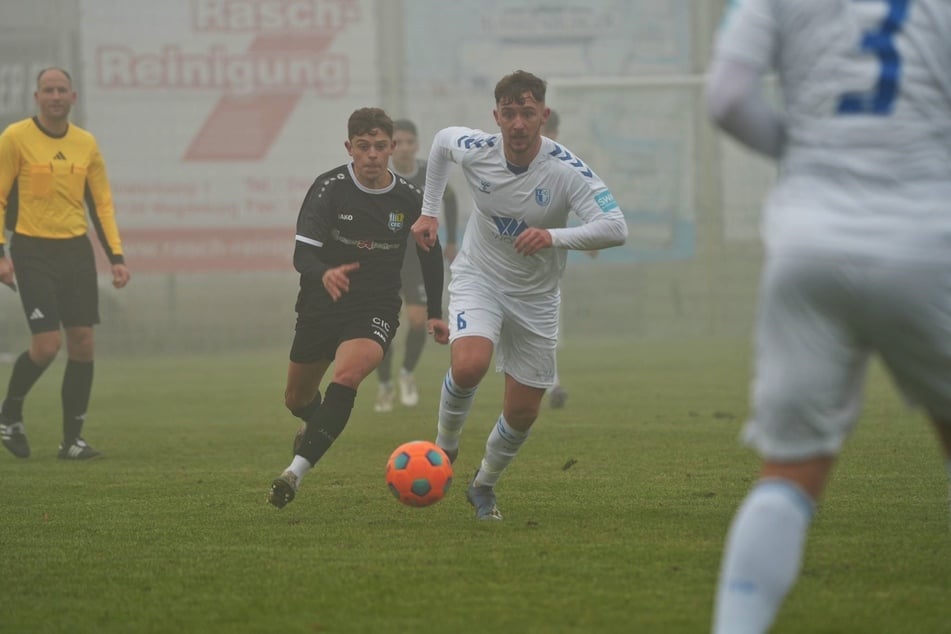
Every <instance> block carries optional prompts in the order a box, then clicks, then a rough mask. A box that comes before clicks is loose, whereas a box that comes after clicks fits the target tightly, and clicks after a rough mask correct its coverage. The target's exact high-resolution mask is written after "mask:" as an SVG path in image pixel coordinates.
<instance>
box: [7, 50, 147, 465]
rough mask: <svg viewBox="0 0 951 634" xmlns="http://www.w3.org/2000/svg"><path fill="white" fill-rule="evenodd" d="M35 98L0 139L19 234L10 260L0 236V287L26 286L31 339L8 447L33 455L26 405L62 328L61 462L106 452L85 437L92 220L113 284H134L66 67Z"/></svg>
mask: <svg viewBox="0 0 951 634" xmlns="http://www.w3.org/2000/svg"><path fill="white" fill-rule="evenodd" d="M33 97H34V100H35V101H36V105H37V108H38V110H39V112H38V114H37V115H36V116H35V117H32V118H29V119H24V120H23V121H19V122H17V123H14V124H11V125H10V126H9V127H7V129H6V130H4V132H3V134H2V135H0V221H3V224H2V225H0V226H5V227H6V228H7V229H9V230H10V231H12V232H13V235H12V237H11V239H10V244H9V253H7V252H6V250H5V244H4V238H3V232H0V282H2V283H3V284H5V285H6V286H8V287H10V288H11V289H13V290H17V288H18V287H19V293H20V299H21V301H22V303H23V310H24V311H25V313H26V318H27V323H29V326H30V332H31V333H32V339H31V341H30V349H29V350H27V351H26V352H24V353H23V354H21V355H20V356H19V357H18V358H17V360H16V363H15V364H14V366H13V374H12V375H11V376H10V383H9V386H8V388H7V395H6V398H5V399H4V401H3V405H2V406H0V441H2V442H3V446H4V447H6V448H7V449H8V450H9V451H10V453H12V454H13V455H14V456H16V457H18V458H27V457H29V455H30V445H29V443H28V442H27V438H26V429H25V427H24V425H23V401H24V399H25V398H26V395H27V393H29V391H30V388H32V387H33V384H34V383H36V381H37V379H39V378H40V376H41V375H42V374H43V371H44V370H45V369H46V368H47V367H48V366H49V364H50V363H51V362H52V361H53V359H54V358H55V357H56V353H57V352H58V351H59V348H60V345H61V335H60V326H62V328H63V329H64V330H65V331H66V351H67V354H68V356H69V359H68V361H67V363H66V371H65V373H64V375H63V387H62V399H63V443H62V445H60V448H59V453H58V456H59V457H60V458H62V459H64V460H86V459H89V458H95V457H97V456H99V455H100V453H99V452H98V451H96V450H95V449H93V448H92V447H90V446H89V444H88V443H86V441H85V440H83V438H82V430H83V422H84V421H85V418H86V408H87V407H88V405H89V396H90V394H91V392H92V379H93V351H94V340H93V326H95V325H96V324H98V323H99V290H98V287H97V283H96V263H95V258H94V256H93V250H92V243H91V242H90V240H89V238H88V237H87V231H88V227H89V220H91V221H92V224H93V227H95V230H96V233H97V234H98V236H99V241H100V243H101V244H102V246H103V249H104V250H105V252H106V255H107V256H108V258H109V262H110V263H111V264H112V284H113V286H115V287H116V288H122V287H124V286H125V285H126V284H127V283H128V282H129V269H128V268H126V265H125V260H124V258H123V256H122V243H121V241H120V240H119V229H118V227H117V226H116V219H115V210H114V209H113V206H112V194H111V192H110V189H109V180H108V178H107V177H106V166H105V163H104V162H103V160H102V155H100V154H99V147H98V146H97V144H96V139H95V138H94V137H93V136H92V135H91V134H90V133H89V132H86V131H85V130H83V129H81V128H79V127H77V126H75V125H72V124H71V123H70V122H69V111H70V109H71V108H72V106H73V104H74V103H76V93H75V91H74V90H73V86H72V79H71V78H70V76H69V73H67V72H66V71H65V70H63V69H61V68H46V69H44V70H42V71H40V73H39V75H37V77H36V92H35V93H34V94H33ZM87 208H88V210H89V214H88V218H87V214H86V209H87ZM14 265H16V268H15V270H14Z"/></svg>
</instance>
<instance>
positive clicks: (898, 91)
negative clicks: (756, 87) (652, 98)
mask: <svg viewBox="0 0 951 634" xmlns="http://www.w3.org/2000/svg"><path fill="white" fill-rule="evenodd" d="M715 54H716V56H717V57H718V58H719V59H726V60H730V61H732V62H738V63H742V64H745V65H747V66H751V67H753V68H754V69H756V70H759V71H766V70H768V69H770V68H775V69H778V70H779V71H780V72H779V76H780V77H781V82H782V83H781V88H782V93H783V95H784V103H785V115H784V116H785V121H786V145H785V149H784V153H783V155H782V157H781V163H780V174H779V179H778V183H777V185H776V187H775V188H774V190H773V192H772V193H771V195H770V198H769V201H768V203H767V205H766V210H765V216H764V229H763V230H764V236H765V240H766V244H767V246H768V248H769V249H770V250H771V251H772V252H774V253H775V252H780V251H789V250H796V251H800V250H802V249H815V248H820V249H823V250H834V251H836V252H839V253H858V254H872V255H878V256H883V255H884V256H887V257H896V258H901V259H924V260H934V259H935V258H944V259H945V260H949V259H951V2H949V0H795V1H794V2H793V1H790V0H735V1H734V3H733V6H732V8H731V10H730V13H729V15H728V16H727V19H726V21H725V23H724V26H723V28H722V29H721V32H720V34H719V37H718V41H717V45H716V53H715Z"/></svg>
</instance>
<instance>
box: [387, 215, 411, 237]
mask: <svg viewBox="0 0 951 634" xmlns="http://www.w3.org/2000/svg"><path fill="white" fill-rule="evenodd" d="M405 218H406V216H405V215H404V214H403V212H402V211H391V212H390V220H389V222H387V223H386V226H387V227H389V229H390V231H393V232H396V231H399V230H400V229H402V228H403V221H404V220H405Z"/></svg>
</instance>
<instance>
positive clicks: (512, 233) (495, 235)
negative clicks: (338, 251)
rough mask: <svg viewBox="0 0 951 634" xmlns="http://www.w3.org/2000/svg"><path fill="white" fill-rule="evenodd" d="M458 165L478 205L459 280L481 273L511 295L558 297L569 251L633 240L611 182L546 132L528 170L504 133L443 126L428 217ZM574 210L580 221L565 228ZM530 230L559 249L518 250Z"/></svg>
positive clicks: (456, 264)
mask: <svg viewBox="0 0 951 634" xmlns="http://www.w3.org/2000/svg"><path fill="white" fill-rule="evenodd" d="M452 163H459V164H460V165H461V166H462V169H463V173H464V174H465V178H466V181H467V182H468V184H469V187H470V188H471V190H472V196H473V199H474V203H475V204H474V209H473V213H472V215H471V216H470V217H469V222H468V224H467V225H466V231H465V235H464V236H463V240H462V247H461V248H460V250H459V253H458V255H457V256H456V259H455V260H454V261H453V263H452V273H453V276H454V277H456V276H458V275H465V274H467V273H475V274H477V275H479V276H480V278H481V279H482V280H484V282H485V283H486V284H489V285H490V286H491V287H493V288H495V289H497V290H499V291H500V292H502V293H505V294H509V295H521V296H530V295H544V294H551V293H552V292H557V289H558V282H559V279H560V278H561V274H562V272H563V271H564V268H565V259H566V249H585V250H587V249H604V248H607V247H612V246H617V245H620V244H623V243H624V240H625V239H626V237H627V223H626V222H625V220H624V215H623V213H622V212H621V209H620V208H619V207H618V204H617V202H616V201H615V200H614V196H613V195H611V192H610V190H608V188H607V186H605V184H604V183H603V182H602V181H601V179H600V178H598V176H597V174H595V173H594V172H593V171H592V170H591V168H589V167H588V166H587V165H585V163H584V162H582V161H581V159H579V158H578V157H576V156H574V155H573V154H572V153H571V152H570V151H569V150H568V149H567V148H565V147H564V146H562V145H559V144H558V143H556V142H554V141H552V140H551V139H548V138H547V137H543V138H542V145H541V150H540V151H539V152H538V155H537V156H536V157H535V159H534V160H533V161H532V162H531V164H530V165H529V166H528V168H527V169H525V170H524V171H522V170H519V169H518V168H514V170H513V166H511V165H508V164H507V162H506V160H505V154H504V153H503V150H502V136H501V135H499V134H488V133H486V132H483V131H481V130H474V129H471V128H464V127H451V128H446V129H444V130H441V131H440V132H438V133H437V134H436V136H435V138H434V140H433V146H432V149H431V150H430V154H429V163H428V165H429V171H428V172H427V178H426V188H425V192H424V195H423V214H425V215H430V216H437V215H438V214H439V201H440V200H442V193H443V190H444V189H445V187H446V184H447V182H448V180H449V171H450V168H451V166H452ZM569 212H572V213H574V214H575V215H576V216H577V217H578V218H579V219H580V220H581V223H582V224H581V225H580V226H577V227H566V224H567V221H568V214H569ZM528 227H540V228H545V229H548V230H549V231H550V232H551V235H552V242H553V248H550V249H542V250H541V251H539V252H538V253H536V254H534V255H531V256H525V255H521V254H520V253H518V252H517V251H516V250H515V247H514V244H513V243H514V242H515V239H516V238H517V237H518V235H519V234H520V233H522V231H524V230H525V229H526V228H528Z"/></svg>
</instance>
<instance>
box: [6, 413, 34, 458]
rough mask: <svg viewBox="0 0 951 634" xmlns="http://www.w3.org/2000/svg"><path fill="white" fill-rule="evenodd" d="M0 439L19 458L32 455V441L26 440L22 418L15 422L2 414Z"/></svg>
mask: <svg viewBox="0 0 951 634" xmlns="http://www.w3.org/2000/svg"><path fill="white" fill-rule="evenodd" d="M0 441H2V442H3V446H4V447H6V448H7V450H8V451H9V452H10V453H12V454H13V455H14V456H16V457H17V458H29V457H30V443H28V442H27V440H26V430H25V429H24V427H23V421H22V420H19V421H15V422H14V421H11V420H9V419H8V418H7V417H6V416H4V415H3V414H0Z"/></svg>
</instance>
